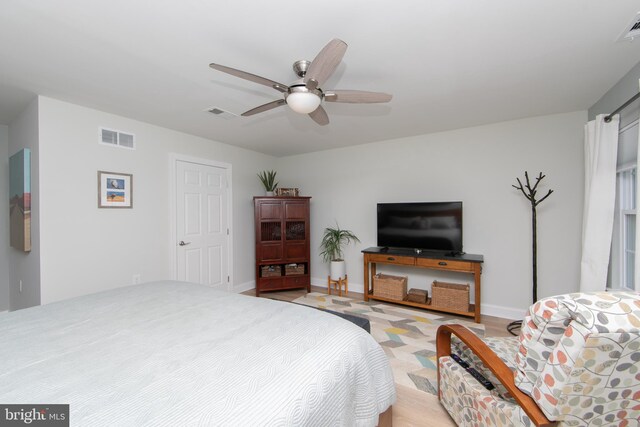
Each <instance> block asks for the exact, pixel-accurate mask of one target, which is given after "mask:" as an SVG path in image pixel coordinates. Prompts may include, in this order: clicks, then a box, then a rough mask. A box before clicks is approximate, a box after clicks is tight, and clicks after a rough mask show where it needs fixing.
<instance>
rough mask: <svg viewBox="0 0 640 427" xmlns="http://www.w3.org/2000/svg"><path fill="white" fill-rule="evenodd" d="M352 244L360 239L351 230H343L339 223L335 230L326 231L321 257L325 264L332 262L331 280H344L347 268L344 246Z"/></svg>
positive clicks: (321, 245) (329, 228)
mask: <svg viewBox="0 0 640 427" xmlns="http://www.w3.org/2000/svg"><path fill="white" fill-rule="evenodd" d="M351 242H358V243H359V242H360V239H358V237H357V236H356V235H355V234H353V232H351V231H349V230H342V229H341V228H340V226H339V225H338V223H336V227H335V228H331V227H327V228H325V229H324V235H323V236H322V242H321V243H320V248H322V252H320V256H322V259H323V261H324V262H331V280H339V279H341V278H342V279H344V278H345V276H346V267H345V263H344V259H343V258H342V246H344V245H348V244H349V243H351Z"/></svg>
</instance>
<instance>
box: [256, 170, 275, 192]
mask: <svg viewBox="0 0 640 427" xmlns="http://www.w3.org/2000/svg"><path fill="white" fill-rule="evenodd" d="M258 178H260V181H261V182H262V185H264V191H265V192H266V193H267V196H273V192H274V191H275V190H276V187H277V186H278V183H277V182H276V171H262V172H260V173H259V174H258Z"/></svg>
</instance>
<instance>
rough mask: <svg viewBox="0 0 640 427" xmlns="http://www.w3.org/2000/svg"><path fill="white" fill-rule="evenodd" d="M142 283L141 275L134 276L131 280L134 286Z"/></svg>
mask: <svg viewBox="0 0 640 427" xmlns="http://www.w3.org/2000/svg"><path fill="white" fill-rule="evenodd" d="M140 281H141V277H140V274H134V275H133V277H132V278H131V283H132V284H134V285H137V284H138V283H140Z"/></svg>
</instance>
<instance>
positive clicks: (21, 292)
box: [20, 280, 22, 293]
mask: <svg viewBox="0 0 640 427" xmlns="http://www.w3.org/2000/svg"><path fill="white" fill-rule="evenodd" d="M20 293H22V280H20Z"/></svg>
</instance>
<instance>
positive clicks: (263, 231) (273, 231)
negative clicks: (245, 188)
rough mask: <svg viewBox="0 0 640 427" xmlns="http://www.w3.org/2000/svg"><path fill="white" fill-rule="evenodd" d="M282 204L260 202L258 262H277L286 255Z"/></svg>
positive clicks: (257, 214) (257, 226) (257, 245)
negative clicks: (283, 239) (283, 242)
mask: <svg viewBox="0 0 640 427" xmlns="http://www.w3.org/2000/svg"><path fill="white" fill-rule="evenodd" d="M282 215H283V210H282V202H280V201H276V200H274V201H271V200H269V201H264V200H263V201H258V202H257V203H256V205H255V216H256V261H257V262H277V261H281V260H282V258H283V255H284V251H283V244H282V238H283V236H282Z"/></svg>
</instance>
